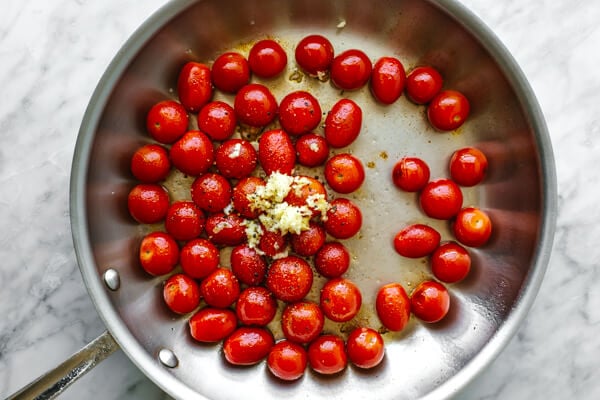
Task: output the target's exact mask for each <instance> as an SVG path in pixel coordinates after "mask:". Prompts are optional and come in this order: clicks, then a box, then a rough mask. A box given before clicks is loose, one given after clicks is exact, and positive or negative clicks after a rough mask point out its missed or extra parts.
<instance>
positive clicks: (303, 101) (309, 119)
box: [279, 90, 321, 136]
mask: <svg viewBox="0 0 600 400" xmlns="http://www.w3.org/2000/svg"><path fill="white" fill-rule="evenodd" d="M319 122H321V106H320V105H319V101H318V100H317V99H316V98H315V96H313V95H312V94H310V93H308V92H305V91H301V90H300V91H297V92H292V93H289V94H288V95H286V96H285V97H284V98H283V99H282V100H281V102H280V103H279V123H280V124H281V127H282V128H283V130H284V131H286V132H287V133H289V134H290V135H297V136H299V135H303V134H305V133H308V132H310V131H312V130H313V129H315V128H316V127H317V126H318V125H319Z"/></svg>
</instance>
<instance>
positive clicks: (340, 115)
mask: <svg viewBox="0 0 600 400" xmlns="http://www.w3.org/2000/svg"><path fill="white" fill-rule="evenodd" d="M361 125H362V110H361V108H360V107H359V105H358V104H356V103H355V102H354V101H352V100H350V99H341V100H339V101H338V102H336V103H335V104H334V105H333V107H331V111H329V113H327V116H326V117H325V139H327V143H329V145H330V146H331V147H335V148H340V147H345V146H348V145H349V144H350V143H352V142H354V141H355V140H356V138H357V137H358V135H359V133H360V128H361Z"/></svg>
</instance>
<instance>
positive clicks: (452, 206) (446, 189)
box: [419, 179, 463, 220]
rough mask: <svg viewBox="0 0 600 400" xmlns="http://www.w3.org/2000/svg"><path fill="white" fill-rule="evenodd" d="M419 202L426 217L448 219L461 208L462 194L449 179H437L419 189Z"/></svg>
mask: <svg viewBox="0 0 600 400" xmlns="http://www.w3.org/2000/svg"><path fill="white" fill-rule="evenodd" d="M419 203H420V205H421V209H422V210H423V211H424V212H425V214H426V215H427V216H428V217H431V218H435V219H445V220H449V219H450V218H452V217H454V216H455V215H456V214H458V212H459V211H460V209H461V208H462V204H463V195H462V191H461V190H460V187H459V186H458V185H457V184H456V183H454V182H453V181H451V180H450V179H438V180H437V181H433V182H429V183H428V184H427V185H425V187H424V188H423V189H422V190H421V193H420V195H419Z"/></svg>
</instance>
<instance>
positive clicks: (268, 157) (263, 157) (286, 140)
mask: <svg viewBox="0 0 600 400" xmlns="http://www.w3.org/2000/svg"><path fill="white" fill-rule="evenodd" d="M258 160H259V161H260V165H261V166H262V167H263V169H264V170H265V172H266V173H267V175H270V174H272V173H273V172H275V171H278V172H280V173H282V174H287V175H289V174H291V173H292V170H293V169H294V166H295V165H296V150H295V149H294V144H293V143H292V140H291V139H290V136H289V135H288V134H287V133H286V132H285V131H283V130H282V129H274V130H271V131H268V132H265V133H263V134H262V136H261V137H260V139H259V140H258Z"/></svg>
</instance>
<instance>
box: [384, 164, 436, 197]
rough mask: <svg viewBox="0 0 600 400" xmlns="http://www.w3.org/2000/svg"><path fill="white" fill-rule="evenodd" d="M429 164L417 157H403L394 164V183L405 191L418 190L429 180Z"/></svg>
mask: <svg viewBox="0 0 600 400" xmlns="http://www.w3.org/2000/svg"><path fill="white" fill-rule="evenodd" d="M429 175H430V172H429V166H428V165H427V163H425V161H423V160H421V159H420V158H417V157H403V158H402V159H401V160H400V161H398V162H397V163H396V165H394V169H393V170H392V180H393V182H394V185H396V187H398V188H399V189H402V190H404V191H405V192H418V191H419V190H421V189H423V188H424V187H425V185H427V182H429Z"/></svg>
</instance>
